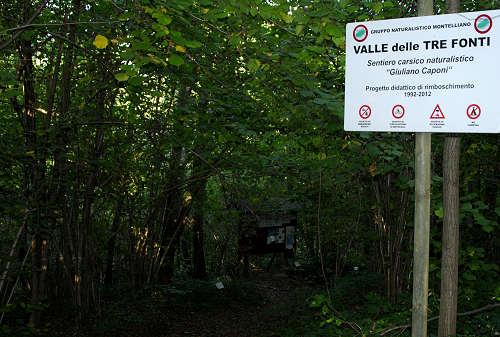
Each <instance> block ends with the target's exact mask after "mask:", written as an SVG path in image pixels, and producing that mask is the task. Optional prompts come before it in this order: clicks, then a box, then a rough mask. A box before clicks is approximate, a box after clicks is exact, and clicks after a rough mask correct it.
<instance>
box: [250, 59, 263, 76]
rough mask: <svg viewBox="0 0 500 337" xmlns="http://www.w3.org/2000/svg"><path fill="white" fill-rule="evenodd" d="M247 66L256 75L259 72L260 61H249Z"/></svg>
mask: <svg viewBox="0 0 500 337" xmlns="http://www.w3.org/2000/svg"><path fill="white" fill-rule="evenodd" d="M247 66H248V70H250V72H252V73H254V72H256V71H257V70H259V68H260V61H259V60H257V59H250V61H248V64H247Z"/></svg>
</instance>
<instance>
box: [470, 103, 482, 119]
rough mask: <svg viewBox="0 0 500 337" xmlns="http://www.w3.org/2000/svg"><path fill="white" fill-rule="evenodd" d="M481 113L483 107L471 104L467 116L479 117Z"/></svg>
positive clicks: (471, 117)
mask: <svg viewBox="0 0 500 337" xmlns="http://www.w3.org/2000/svg"><path fill="white" fill-rule="evenodd" d="M479 115H481V108H480V107H479V105H477V104H471V105H469V107H468V108H467V117H469V118H470V119H477V118H478V117H479Z"/></svg>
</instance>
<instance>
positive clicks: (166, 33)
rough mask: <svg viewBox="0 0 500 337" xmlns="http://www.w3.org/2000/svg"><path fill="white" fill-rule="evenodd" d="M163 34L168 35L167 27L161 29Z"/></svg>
mask: <svg viewBox="0 0 500 337" xmlns="http://www.w3.org/2000/svg"><path fill="white" fill-rule="evenodd" d="M163 32H164V33H165V35H168V34H169V33H170V31H169V30H168V28H167V27H165V28H164V29H163Z"/></svg>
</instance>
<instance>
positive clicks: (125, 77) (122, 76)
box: [115, 73, 129, 82]
mask: <svg viewBox="0 0 500 337" xmlns="http://www.w3.org/2000/svg"><path fill="white" fill-rule="evenodd" d="M115 78H116V80H117V81H118V82H124V81H126V80H128V78H129V76H128V75H127V74H126V73H118V74H115Z"/></svg>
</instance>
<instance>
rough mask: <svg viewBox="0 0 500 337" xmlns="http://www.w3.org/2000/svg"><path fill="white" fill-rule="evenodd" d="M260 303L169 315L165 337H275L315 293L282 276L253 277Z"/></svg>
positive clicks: (261, 275) (263, 275) (236, 304)
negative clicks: (308, 297) (260, 298)
mask: <svg viewBox="0 0 500 337" xmlns="http://www.w3.org/2000/svg"><path fill="white" fill-rule="evenodd" d="M254 281H255V287H256V288H257V289H258V292H259V293H260V295H261V297H262V300H261V301H260V302H259V303H254V304H249V303H231V304H229V305H227V306H218V307H211V308H207V309H206V310H201V311H200V310H194V311H191V312H186V313H181V312H175V311H172V312H169V313H168V315H169V316H170V317H169V322H170V324H169V326H168V327H166V328H167V329H168V331H165V335H164V337H167V336H168V337H180V336H184V337H185V336H196V337H201V336H202V337H215V336H217V337H226V336H227V337H229V336H230V337H264V336H266V337H275V336H278V335H277V334H275V332H276V331H277V330H279V329H280V328H284V327H286V326H287V325H288V324H290V323H293V322H292V321H293V320H292V317H295V316H296V314H297V313H300V310H303V308H305V306H306V303H305V299H306V298H307V296H309V295H310V294H311V293H312V289H311V288H310V287H308V286H305V285H303V284H302V283H301V282H299V281H296V280H292V279H290V278H288V277H287V275H286V274H282V273H259V274H257V275H254Z"/></svg>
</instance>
